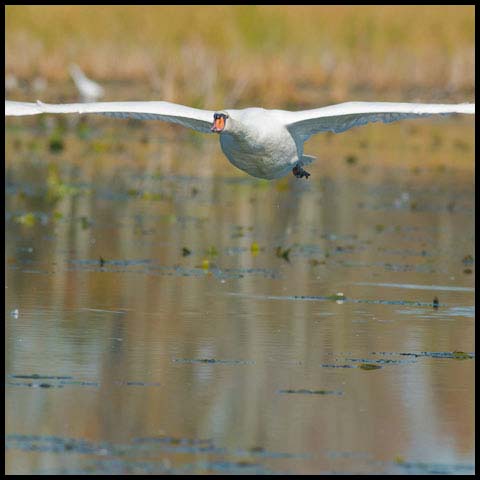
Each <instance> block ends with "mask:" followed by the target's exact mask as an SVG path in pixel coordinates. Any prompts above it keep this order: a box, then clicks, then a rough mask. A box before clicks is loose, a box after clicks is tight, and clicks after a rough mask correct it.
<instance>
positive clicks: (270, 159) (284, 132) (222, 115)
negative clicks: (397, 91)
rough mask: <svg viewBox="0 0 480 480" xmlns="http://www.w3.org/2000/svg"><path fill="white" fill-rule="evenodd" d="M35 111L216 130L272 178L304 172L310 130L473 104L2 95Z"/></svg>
mask: <svg viewBox="0 0 480 480" xmlns="http://www.w3.org/2000/svg"><path fill="white" fill-rule="evenodd" d="M40 113H80V114H82V113H100V114H103V115H108V116H111V117H119V118H127V117H130V118H137V119H156V120H164V121H166V122H172V123H177V124H180V125H183V126H185V127H189V128H192V129H194V130H197V131H199V132H204V133H210V132H216V133H219V134H220V145H221V147H222V150H223V152H224V153H225V155H226V157H227V158H228V159H229V160H230V162H231V163H232V164H233V165H235V166H236V167H238V168H239V169H241V170H243V171H245V172H247V173H249V174H250V175H253V176H254V177H259V178H266V179H274V178H279V177H282V176H284V175H286V174H287V173H288V172H290V171H291V172H292V173H293V174H294V175H295V176H296V177H298V178H302V177H306V178H308V177H309V176H310V174H309V173H308V172H306V171H305V170H304V169H303V166H304V165H307V164H308V163H310V162H311V161H312V160H314V157H310V156H308V155H304V154H303V144H304V142H305V141H306V140H307V139H308V138H310V137H311V136H312V135H314V134H315V133H320V132H334V133H340V132H344V131H345V130H348V129H350V128H353V127H356V126H358V125H365V124H367V123H370V122H384V123H390V122H394V121H396V120H402V119H404V118H415V117H422V116H428V115H435V114H440V115H444V114H450V113H466V114H474V113H475V104H473V103H461V104H458V105H445V104H427V103H388V102H348V103H340V104H338V105H332V106H329V107H323V108H317V109H314V110H303V111H299V112H289V111H285V110H265V109H263V108H245V109H242V110H230V109H229V110H221V111H213V110H200V109H197V108H191V107H185V106H183V105H177V104H175V103H169V102H103V103H102V102H99V103H71V104H63V105H62V104H58V105H53V104H46V103H42V102H37V103H25V102H12V101H8V100H5V116H8V115H36V114H40Z"/></svg>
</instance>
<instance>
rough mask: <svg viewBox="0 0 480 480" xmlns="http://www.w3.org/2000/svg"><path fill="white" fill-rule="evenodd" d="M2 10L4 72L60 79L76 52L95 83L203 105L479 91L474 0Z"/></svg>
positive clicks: (297, 103) (431, 97)
mask: <svg viewBox="0 0 480 480" xmlns="http://www.w3.org/2000/svg"><path fill="white" fill-rule="evenodd" d="M5 12H6V19H5V26H6V37H5V38H6V47H5V52H6V60H5V69H6V73H7V74H14V75H15V76H17V77H19V78H20V79H23V80H29V79H33V78H34V77H36V76H42V77H45V78H46V79H47V80H48V81H49V82H62V81H67V80H69V77H68V65H69V64H70V63H72V62H75V63H78V64H79V65H81V67H82V68H83V69H84V70H85V71H86V73H87V75H90V76H91V77H93V78H95V79H96V80H98V81H100V82H110V81H132V82H137V84H141V83H142V82H143V83H145V84H148V85H149V87H150V89H151V91H152V92H153V94H154V97H155V98H161V99H164V100H170V101H177V102H182V103H187V104H189V105H193V106H199V107H208V108H215V106H216V105H228V106H229V107H235V106H238V107H242V106H246V105H248V104H254V103H256V104H261V105H263V106H265V107H274V106H278V107H283V108H286V107H293V108H302V107H306V106H308V105H315V104H318V99H319V98H321V97H324V96H327V97H328V98H329V99H332V100H334V101H341V100H346V99H351V98H352V96H353V95H355V96H356V97H357V98H358V96H359V95H363V96H362V98H363V99H369V98H366V97H368V96H369V95H372V94H375V96H376V98H379V99H390V98H389V97H390V96H391V95H396V97H395V98H396V99H399V98H398V97H399V95H400V94H399V93H397V92H401V96H402V99H407V100H414V99H419V98H421V99H422V100H424V101H437V100H438V101H439V100H442V101H443V100H445V97H448V99H450V100H461V101H464V100H471V99H472V97H473V95H474V70H475V69H474V45H475V39H474V36H475V11H474V7H473V6H428V5H427V6H362V7H355V6H354V7H352V6H350V7H347V6H32V5H31V6H16V5H15V6H13V5H10V6H7V7H6V10H5ZM372 92H373V93H372ZM437 97H438V98H437ZM457 97H458V98H457Z"/></svg>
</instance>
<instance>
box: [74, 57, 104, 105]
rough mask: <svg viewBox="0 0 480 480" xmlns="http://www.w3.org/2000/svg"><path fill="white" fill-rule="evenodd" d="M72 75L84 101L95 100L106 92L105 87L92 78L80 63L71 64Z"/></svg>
mask: <svg viewBox="0 0 480 480" xmlns="http://www.w3.org/2000/svg"><path fill="white" fill-rule="evenodd" d="M70 75H71V76H72V79H73V81H74V82H75V85H76V87H77V89H78V91H79V92H80V96H81V97H82V101H83V102H95V101H96V100H98V99H99V98H101V97H103V95H104V94H105V91H104V89H103V87H102V86H101V85H99V84H98V83H97V82H94V81H93V80H90V79H89V78H88V77H87V76H86V75H85V74H84V73H83V72H82V70H81V69H80V67H79V66H78V65H75V64H72V65H70Z"/></svg>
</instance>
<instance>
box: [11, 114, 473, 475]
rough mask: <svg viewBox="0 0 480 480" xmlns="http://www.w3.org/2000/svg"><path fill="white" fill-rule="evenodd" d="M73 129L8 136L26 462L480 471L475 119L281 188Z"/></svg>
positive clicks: (14, 382) (141, 136)
mask: <svg viewBox="0 0 480 480" xmlns="http://www.w3.org/2000/svg"><path fill="white" fill-rule="evenodd" d="M57 122H58V121H57V120H52V119H47V120H42V119H26V118H23V119H9V120H8V122H7V129H6V136H7V145H6V152H7V158H6V194H5V199H6V210H5V214H6V251H5V256H6V258H5V260H6V290H5V292H6V306H5V322H6V378H5V382H6V397H5V399H6V417H5V420H6V427H5V433H6V445H7V451H6V472H7V473H9V474H34V473H39V474H41V473H51V474H58V473H115V474H121V473H151V474H155V473H224V474H228V473H245V474H265V473H296V474H306V473H389V474H392V473H404V474H417V473H420V474H422V473H456V474H461V473H473V471H474V459H473V456H474V426H473V425H474V362H475V355H474V340H473V337H474V335H473V334H474V268H475V265H474V256H475V252H474V251H473V244H474V223H473V218H474V183H473V175H472V173H473V164H474V160H473V122H469V121H467V120H464V119H460V118H458V119H448V120H446V121H440V122H430V123H428V122H423V121H422V122H404V123H400V124H397V125H390V126H379V125H373V126H371V127H365V128H362V129H358V130H352V132H349V133H345V134H342V135H339V136H331V135H324V136H317V137H316V138H314V139H313V140H312V141H310V142H309V144H307V147H306V153H308V154H314V155H317V156H318V157H320V160H319V161H318V162H317V163H316V164H314V165H313V166H311V168H310V172H311V174H312V176H311V177H310V179H309V180H308V181H305V180H302V181H299V180H296V179H294V178H293V176H292V177H291V178H290V177H288V178H287V179H283V180H280V181H276V182H265V181H260V180H256V179H253V178H251V177H248V176H246V175H244V174H243V173H242V172H239V171H237V170H235V169H234V168H233V167H232V166H231V165H229V164H228V162H227V160H226V159H225V158H224V157H223V156H222V155H221V153H220V149H219V147H218V145H217V144H216V140H215V139H214V138H213V137H203V136H201V135H195V134H190V133H189V132H186V131H184V130H181V129H172V128H170V127H168V126H165V125H162V124H160V123H156V122H150V123H138V122H124V121H119V120H110V119H102V118H100V119H94V120H90V119H89V120H88V121H87V123H84V124H82V123H81V124H75V123H68V122H66V123H65V124H60V127H59V124H58V123H57ZM439 132H441V135H440V136H439ZM432 139H433V140H432ZM439 139H440V140H439ZM52 140H55V141H53V142H52ZM435 298H436V299H437V302H436V305H435V306H434V303H435V302H434V299H435Z"/></svg>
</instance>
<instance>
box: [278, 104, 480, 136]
mask: <svg viewBox="0 0 480 480" xmlns="http://www.w3.org/2000/svg"><path fill="white" fill-rule="evenodd" d="M285 113H288V115H287V118H286V126H287V128H288V130H289V131H290V132H291V133H292V135H293V136H294V137H295V138H299V139H301V140H302V141H306V140H307V139H308V138H310V137H311V136H312V135H314V134H316V133H320V132H333V133H341V132H345V131H346V130H349V129H350V128H353V127H358V126H360V125H366V124H367V123H371V122H383V123H391V122H395V121H397V120H403V119H407V118H416V117H423V116H429V115H448V114H452V113H467V114H475V104H474V103H461V104H457V105H446V104H430V103H391V102H347V103H340V104H338V105H331V106H329V107H323V108H316V109H313V110H304V111H301V112H285Z"/></svg>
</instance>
